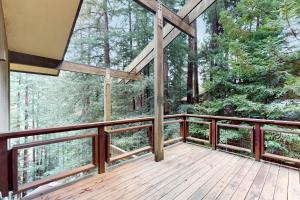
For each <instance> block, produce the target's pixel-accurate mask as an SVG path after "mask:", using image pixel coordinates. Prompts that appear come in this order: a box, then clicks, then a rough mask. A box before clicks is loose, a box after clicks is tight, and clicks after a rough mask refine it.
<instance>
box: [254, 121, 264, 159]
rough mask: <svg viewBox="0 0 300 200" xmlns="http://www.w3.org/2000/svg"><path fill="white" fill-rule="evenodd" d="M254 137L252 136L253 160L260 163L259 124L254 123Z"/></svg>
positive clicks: (260, 142)
mask: <svg viewBox="0 0 300 200" xmlns="http://www.w3.org/2000/svg"><path fill="white" fill-rule="evenodd" d="M254 131H255V135H254V149H255V160H256V161H260V159H261V149H262V148H261V147H262V141H261V139H262V138H261V124H259V123H256V124H255V129H254Z"/></svg>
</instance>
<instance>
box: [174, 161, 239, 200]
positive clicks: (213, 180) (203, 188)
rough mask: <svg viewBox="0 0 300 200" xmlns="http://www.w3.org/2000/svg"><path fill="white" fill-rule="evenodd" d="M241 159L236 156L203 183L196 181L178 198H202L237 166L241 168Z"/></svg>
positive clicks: (193, 199) (195, 199) (194, 199)
mask: <svg viewBox="0 0 300 200" xmlns="http://www.w3.org/2000/svg"><path fill="white" fill-rule="evenodd" d="M240 159H241V158H234V159H233V160H232V161H231V162H229V163H228V164H227V165H225V166H222V169H220V170H218V171H216V172H215V173H213V174H211V177H209V176H207V178H208V179H207V180H206V181H203V182H204V184H202V185H201V183H195V184H193V185H191V186H190V187H189V188H187V189H186V190H185V191H184V192H183V193H181V194H180V195H179V196H178V197H177V198H176V199H192V200H197V199H202V198H203V197H204V196H205V195H206V194H207V193H208V192H209V190H210V189H211V188H212V187H213V186H214V185H216V184H217V183H218V182H219V181H220V179H222V178H223V177H224V176H225V175H226V174H230V173H231V171H232V170H236V168H239V167H240V165H239V164H243V163H241V162H239V161H240ZM195 189H196V190H195Z"/></svg>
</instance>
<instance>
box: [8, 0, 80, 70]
mask: <svg viewBox="0 0 300 200" xmlns="http://www.w3.org/2000/svg"><path fill="white" fill-rule="evenodd" d="M2 3H3V11H4V19H5V26H6V34H7V42H8V49H9V55H10V62H11V70H13V71H14V70H15V71H24V72H31V70H33V71H34V73H38V69H33V68H35V67H40V68H42V67H46V68H56V67H57V66H58V65H59V64H60V62H61V61H62V60H63V59H64V56H65V53H66V51H67V48H68V45H69V40H70V37H71V35H72V32H73V29H74V26H75V23H76V20H77V17H78V13H79V11H80V8H81V4H82V0H71V1H70V0H2ZM48 61H49V62H48ZM49 63H50V64H49ZM20 65H22V67H20ZM43 73H45V71H44V72H43ZM51 73H52V74H50V75H57V74H58V70H56V71H53V70H52V71H51ZM53 73H54V74H53Z"/></svg>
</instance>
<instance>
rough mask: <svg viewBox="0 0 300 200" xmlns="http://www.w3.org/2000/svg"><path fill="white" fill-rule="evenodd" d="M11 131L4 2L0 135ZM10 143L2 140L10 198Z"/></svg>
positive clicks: (1, 166)
mask: <svg viewBox="0 0 300 200" xmlns="http://www.w3.org/2000/svg"><path fill="white" fill-rule="evenodd" d="M7 131H9V64H8V50H7V38H6V31H5V23H4V15H3V8H2V1H0V133H3V132H7ZM7 149H8V141H7V140H6V139H1V140H0V192H1V193H2V196H3V197H7V196H8V192H9V190H10V188H9V187H10V186H9V164H8V158H9V154H8V150H7Z"/></svg>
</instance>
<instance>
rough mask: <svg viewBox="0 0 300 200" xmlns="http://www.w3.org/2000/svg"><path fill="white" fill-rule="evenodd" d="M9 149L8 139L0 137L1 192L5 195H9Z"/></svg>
mask: <svg viewBox="0 0 300 200" xmlns="http://www.w3.org/2000/svg"><path fill="white" fill-rule="evenodd" d="M8 166H9V151H8V149H7V139H6V138H5V139H1V138H0V192H1V194H2V196H3V197H7V196H8V193H9V191H10V187H9V183H10V180H9V167H8Z"/></svg>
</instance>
